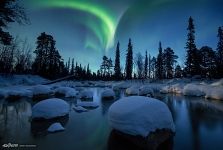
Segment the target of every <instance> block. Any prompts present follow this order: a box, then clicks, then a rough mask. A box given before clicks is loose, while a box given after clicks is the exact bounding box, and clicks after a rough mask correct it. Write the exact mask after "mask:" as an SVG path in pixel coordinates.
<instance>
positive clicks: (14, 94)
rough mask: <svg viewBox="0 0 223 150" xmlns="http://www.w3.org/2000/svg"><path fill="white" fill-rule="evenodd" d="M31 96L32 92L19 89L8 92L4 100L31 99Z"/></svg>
mask: <svg viewBox="0 0 223 150" xmlns="http://www.w3.org/2000/svg"><path fill="white" fill-rule="evenodd" d="M32 96H33V93H32V91H30V90H27V89H25V88H19V89H12V90H8V91H7V94H6V97H5V98H7V99H12V100H13V99H14V100H16V99H20V98H22V97H32Z"/></svg>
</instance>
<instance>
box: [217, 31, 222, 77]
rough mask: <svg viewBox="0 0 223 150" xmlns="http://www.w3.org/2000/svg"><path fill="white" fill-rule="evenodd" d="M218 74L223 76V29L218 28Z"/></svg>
mask: <svg viewBox="0 0 223 150" xmlns="http://www.w3.org/2000/svg"><path fill="white" fill-rule="evenodd" d="M216 58H217V61H216V62H217V76H218V77H220V78H222V77H223V30H222V27H219V28H218V44H217V56H216Z"/></svg>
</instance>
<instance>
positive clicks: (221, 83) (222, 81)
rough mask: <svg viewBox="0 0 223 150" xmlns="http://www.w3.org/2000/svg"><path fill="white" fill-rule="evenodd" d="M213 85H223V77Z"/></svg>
mask: <svg viewBox="0 0 223 150" xmlns="http://www.w3.org/2000/svg"><path fill="white" fill-rule="evenodd" d="M211 85H212V86H223V79H220V80H218V81H216V82H214V83H212V84H211Z"/></svg>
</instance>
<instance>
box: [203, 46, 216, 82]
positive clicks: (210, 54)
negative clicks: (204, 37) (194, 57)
mask: <svg viewBox="0 0 223 150" xmlns="http://www.w3.org/2000/svg"><path fill="white" fill-rule="evenodd" d="M200 56H201V75H202V76H203V77H209V78H211V77H214V76H215V75H216V72H215V70H216V62H215V60H216V59H215V52H214V51H213V50H212V48H211V47H208V46H203V47H202V48H201V49H200Z"/></svg>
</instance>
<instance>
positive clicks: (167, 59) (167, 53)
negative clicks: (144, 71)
mask: <svg viewBox="0 0 223 150" xmlns="http://www.w3.org/2000/svg"><path fill="white" fill-rule="evenodd" d="M177 58H178V56H177V55H175V54H174V51H173V50H172V49H171V48H170V47H167V48H166V49H165V50H164V52H163V62H164V65H163V66H164V72H165V74H164V75H165V77H166V78H168V79H170V78H173V77H174V70H173V69H174V63H176V62H177V61H176V59H177Z"/></svg>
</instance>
